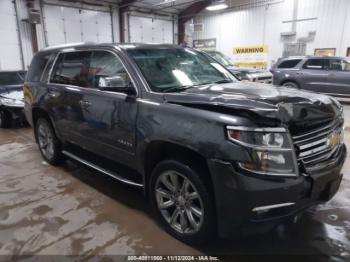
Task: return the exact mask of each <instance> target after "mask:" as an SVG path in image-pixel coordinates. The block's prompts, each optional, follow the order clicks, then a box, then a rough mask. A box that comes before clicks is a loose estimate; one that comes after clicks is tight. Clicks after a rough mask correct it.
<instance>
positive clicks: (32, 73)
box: [27, 55, 50, 82]
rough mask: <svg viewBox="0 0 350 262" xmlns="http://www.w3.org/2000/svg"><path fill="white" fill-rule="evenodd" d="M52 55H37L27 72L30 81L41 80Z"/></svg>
mask: <svg viewBox="0 0 350 262" xmlns="http://www.w3.org/2000/svg"><path fill="white" fill-rule="evenodd" d="M49 57H50V55H36V56H35V57H34V58H33V61H32V63H31V64H30V67H29V71H28V74H27V81H28V82H39V81H40V79H41V75H42V73H43V71H44V69H45V66H46V64H47V61H48V60H49Z"/></svg>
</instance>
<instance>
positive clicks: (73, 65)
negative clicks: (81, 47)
mask: <svg viewBox="0 0 350 262" xmlns="http://www.w3.org/2000/svg"><path fill="white" fill-rule="evenodd" d="M90 56H91V52H72V53H66V54H61V55H60V56H59V57H58V60H57V62H56V65H55V68H54V70H53V72H52V74H51V79H50V82H51V83H57V84H65V85H74V86H81V87H88V86H89V83H88V78H89V77H88V75H89V60H90Z"/></svg>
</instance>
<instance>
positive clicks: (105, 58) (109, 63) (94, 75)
mask: <svg viewBox="0 0 350 262" xmlns="http://www.w3.org/2000/svg"><path fill="white" fill-rule="evenodd" d="M101 77H103V78H105V79H108V80H109V81H113V79H116V78H118V79H119V80H120V79H122V81H123V82H124V83H125V84H127V83H128V82H130V78H129V76H128V73H127V72H126V70H125V68H124V66H123V64H122V62H121V61H120V60H119V59H118V58H117V57H116V56H115V55H114V54H112V53H109V52H105V51H95V52H93V54H92V57H91V62H90V69H89V82H90V83H91V87H93V88H98V84H99V80H100V79H101ZM114 83H117V82H116V81H114ZM118 83H119V84H120V83H121V82H118Z"/></svg>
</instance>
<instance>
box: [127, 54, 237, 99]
mask: <svg viewBox="0 0 350 262" xmlns="http://www.w3.org/2000/svg"><path fill="white" fill-rule="evenodd" d="M127 52H128V53H129V54H130V55H131V57H132V58H133V59H134V60H135V62H136V64H137V65H138V67H139V68H140V69H141V71H142V73H143V75H144V77H145V78H146V80H147V82H148V84H149V86H150V88H151V89H152V90H153V91H155V92H176V91H181V90H183V89H187V88H191V87H193V86H195V85H204V84H211V83H225V82H233V81H237V80H236V79H235V77H234V76H233V75H232V74H231V73H230V72H229V71H227V69H225V68H224V67H223V66H221V65H220V64H218V63H217V62H216V61H215V60H213V59H212V58H210V57H207V56H206V55H204V54H201V53H199V52H196V51H193V50H191V49H183V48H161V49H160V48H149V49H147V48H145V49H144V48H137V49H128V50H127Z"/></svg>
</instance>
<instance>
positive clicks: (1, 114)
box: [0, 109, 11, 128]
mask: <svg viewBox="0 0 350 262" xmlns="http://www.w3.org/2000/svg"><path fill="white" fill-rule="evenodd" d="M10 125H11V115H10V113H8V112H6V111H4V110H1V109H0V128H8V127H10Z"/></svg>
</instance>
